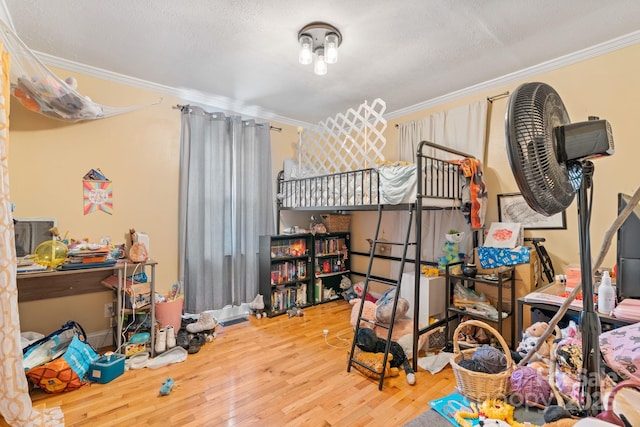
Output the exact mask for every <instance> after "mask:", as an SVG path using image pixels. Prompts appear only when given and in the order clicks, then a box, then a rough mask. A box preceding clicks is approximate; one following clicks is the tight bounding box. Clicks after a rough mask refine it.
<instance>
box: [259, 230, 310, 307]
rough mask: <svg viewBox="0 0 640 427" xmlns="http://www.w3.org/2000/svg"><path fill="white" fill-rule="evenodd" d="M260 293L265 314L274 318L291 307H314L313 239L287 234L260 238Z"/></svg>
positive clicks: (301, 235)
mask: <svg viewBox="0 0 640 427" xmlns="http://www.w3.org/2000/svg"><path fill="white" fill-rule="evenodd" d="M259 245H260V256H259V265H258V268H259V273H258V274H259V277H260V283H259V292H260V294H262V295H263V297H264V305H265V307H264V308H265V313H267V316H269V317H273V316H277V315H280V314H284V313H286V312H287V310H288V309H290V308H292V307H300V308H303V307H306V306H309V305H311V304H313V297H312V294H311V286H312V285H311V284H312V279H313V274H312V273H313V270H312V269H311V257H312V252H313V236H312V235H311V234H290V235H277V236H270V235H264V236H260V243H259Z"/></svg>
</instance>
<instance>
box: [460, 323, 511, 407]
mask: <svg viewBox="0 0 640 427" xmlns="http://www.w3.org/2000/svg"><path fill="white" fill-rule="evenodd" d="M469 325H472V326H477V327H480V328H483V329H486V330H487V331H488V332H490V333H491V334H492V335H493V336H494V337H495V338H496V339H497V340H498V342H499V343H500V345H501V346H502V348H503V350H504V353H505V356H506V359H507V368H506V369H505V370H504V371H502V372H498V373H496V374H487V373H484V372H475V371H471V370H469V369H466V368H463V367H462V366H460V365H458V363H460V362H461V361H462V360H468V359H471V358H472V357H473V354H474V353H475V351H476V350H477V349H478V348H470V349H466V350H462V351H461V350H460V345H459V344H458V333H459V332H460V331H461V330H462V329H463V328H464V327H465V326H469ZM451 367H452V368H453V374H454V376H455V378H456V384H457V387H458V390H459V391H460V393H461V394H462V395H464V396H465V397H467V398H469V399H471V400H475V401H476V402H483V401H485V400H487V399H504V398H505V397H506V396H507V395H508V394H509V393H510V392H511V374H512V373H513V371H514V369H515V364H514V362H513V359H512V358H511V352H510V351H509V347H508V346H507V343H506V342H505V340H504V338H502V335H500V333H499V332H498V331H496V330H495V329H494V328H492V327H491V326H489V325H488V324H486V323H484V322H481V321H479V320H467V321H466V322H461V323H460V324H459V325H458V327H457V328H456V330H455V332H454V333H453V356H451Z"/></svg>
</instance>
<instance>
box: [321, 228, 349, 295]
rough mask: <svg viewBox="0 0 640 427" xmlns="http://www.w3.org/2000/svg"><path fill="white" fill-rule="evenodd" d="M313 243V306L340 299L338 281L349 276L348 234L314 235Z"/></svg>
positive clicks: (340, 290)
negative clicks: (344, 276)
mask: <svg viewBox="0 0 640 427" xmlns="http://www.w3.org/2000/svg"><path fill="white" fill-rule="evenodd" d="M313 241H314V245H313V249H314V250H313V266H314V269H313V271H314V278H315V280H314V283H313V302H314V304H320V303H323V302H328V301H333V300H336V299H339V298H342V296H341V295H340V293H341V292H342V289H341V288H340V281H341V280H342V276H343V275H349V274H350V259H349V249H350V234H349V233H348V232H336V233H327V234H316V235H315V236H314V238H313Z"/></svg>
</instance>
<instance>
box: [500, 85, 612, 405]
mask: <svg viewBox="0 0 640 427" xmlns="http://www.w3.org/2000/svg"><path fill="white" fill-rule="evenodd" d="M505 130H506V139H507V154H508V157H509V163H510V165H511V170H512V172H513V175H514V178H515V180H516V183H517V184H518V187H519V188H520V192H521V193H522V195H523V197H524V199H525V200H526V202H527V204H528V205H529V206H530V207H531V208H532V209H533V210H535V211H536V212H539V213H541V214H543V215H546V216H551V215H554V214H557V213H559V212H562V211H563V210H565V209H566V208H567V207H569V205H570V204H571V202H572V201H573V198H574V196H575V195H576V194H577V196H578V223H579V237H580V269H581V271H582V294H583V311H582V313H581V314H580V327H581V331H582V360H583V372H584V373H583V374H582V375H581V384H580V387H581V388H580V390H581V393H582V396H581V397H582V398H583V401H584V402H585V405H586V408H587V409H588V412H589V413H590V414H591V415H595V414H597V413H598V410H599V408H598V406H599V405H598V404H596V402H599V401H600V399H599V393H600V375H599V373H600V350H599V346H598V337H599V335H600V333H601V326H600V318H599V317H598V314H597V313H596V312H595V309H594V306H593V278H592V276H591V250H590V242H589V223H590V218H591V212H590V210H591V203H590V202H588V200H587V199H588V194H587V189H591V191H593V188H592V178H593V171H594V166H593V163H592V162H591V161H589V160H588V159H590V158H594V157H600V156H605V155H611V154H613V152H614V149H613V137H612V135H611V126H610V125H609V123H608V122H607V121H606V120H598V119H597V118H591V117H590V118H589V121H586V122H580V123H573V124H571V123H570V121H569V115H568V114H567V111H566V109H565V107H564V104H563V103H562V100H561V99H560V96H559V95H558V93H557V92H556V91H555V90H554V89H553V88H552V87H550V86H549V85H547V84H545V83H525V84H522V85H521V86H519V87H518V88H517V89H516V90H515V91H514V92H513V93H512V94H511V96H510V97H509V101H508V104H507V113H506V129H505ZM587 397H589V399H587ZM592 402H593V404H591V403H592Z"/></svg>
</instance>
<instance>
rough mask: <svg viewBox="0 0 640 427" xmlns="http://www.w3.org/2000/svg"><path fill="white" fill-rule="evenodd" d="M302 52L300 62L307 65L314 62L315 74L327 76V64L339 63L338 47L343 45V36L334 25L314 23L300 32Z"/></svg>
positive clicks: (299, 39) (299, 55)
mask: <svg viewBox="0 0 640 427" xmlns="http://www.w3.org/2000/svg"><path fill="white" fill-rule="evenodd" d="M298 43H299V45H300V52H299V54H298V61H299V62H300V63H301V64H304V65H307V64H311V62H313V59H314V57H315V63H314V65H313V72H314V73H315V74H317V75H319V76H322V75H325V74H327V64H335V63H336V62H337V61H338V47H339V46H340V44H341V43H342V34H340V31H338V29H337V28H336V27H334V26H333V25H330V24H327V23H326V22H312V23H310V24H307V25H305V26H304V27H303V28H302V29H301V30H300V31H298Z"/></svg>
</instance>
